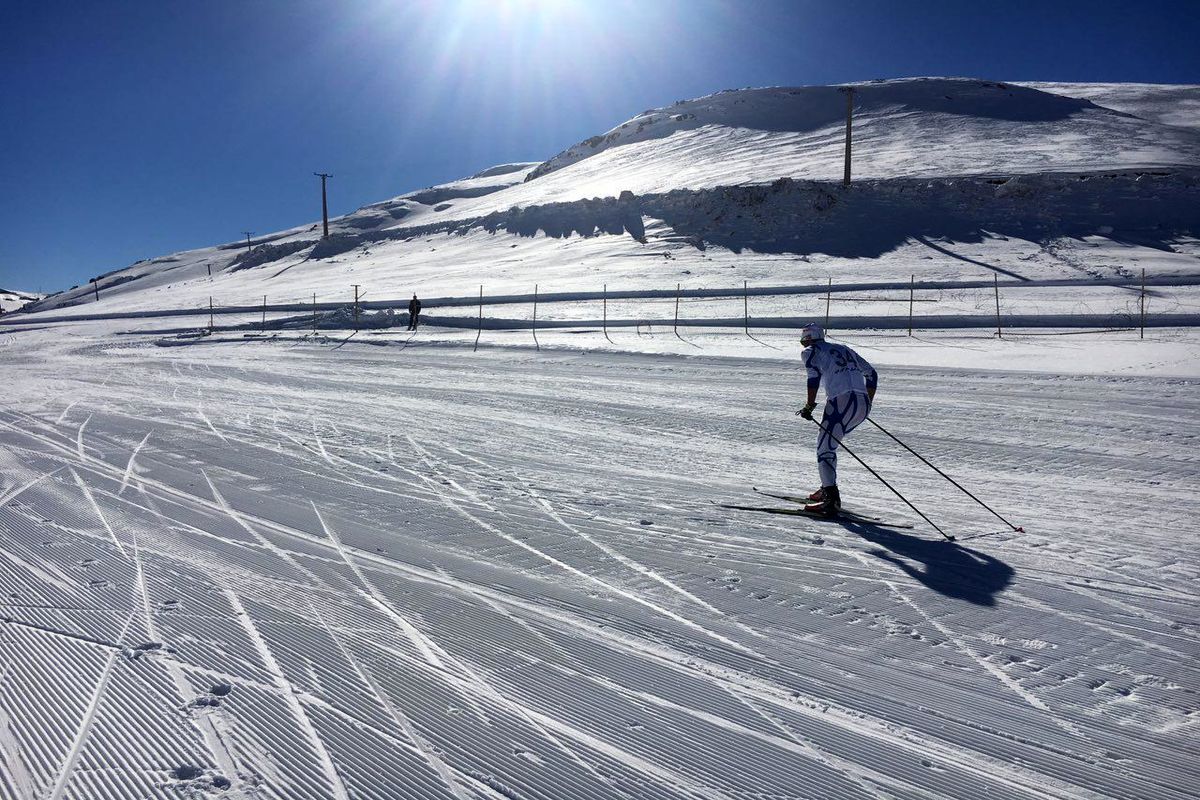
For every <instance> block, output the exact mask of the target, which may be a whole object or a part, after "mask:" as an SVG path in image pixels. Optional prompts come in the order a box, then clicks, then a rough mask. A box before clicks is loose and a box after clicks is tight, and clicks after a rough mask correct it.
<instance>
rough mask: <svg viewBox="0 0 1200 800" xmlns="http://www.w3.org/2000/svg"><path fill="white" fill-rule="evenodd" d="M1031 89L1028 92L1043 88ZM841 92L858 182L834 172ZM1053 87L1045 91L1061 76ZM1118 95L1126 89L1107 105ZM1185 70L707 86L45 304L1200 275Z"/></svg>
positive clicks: (143, 305) (1196, 177) (1194, 99)
mask: <svg viewBox="0 0 1200 800" xmlns="http://www.w3.org/2000/svg"><path fill="white" fill-rule="evenodd" d="M1037 87H1041V88H1037ZM845 88H853V90H854V98H855V117H854V119H855V122H854V176H855V178H854V184H853V185H852V186H851V187H850V189H849V190H846V189H843V188H842V187H841V185H840V178H841V174H842V159H843V137H844V117H845V108H846V101H845V94H844V93H843V92H842V91H841V90H842V89H845ZM1051 90H1055V91H1051ZM1104 102H1112V103H1113V104H1114V105H1115V106H1117V107H1116V108H1113V107H1107V106H1105V105H1103V103H1104ZM1197 103H1200V87H1198V86H1169V87H1164V86H1148V85H1091V84H1086V85H1085V84H1038V85H1036V86H1034V85H1017V84H1008V83H1001V82H995V81H980V80H971V79H950V78H921V79H905V80H892V81H874V82H869V83H863V84H855V85H853V86H852V87H837V86H816V87H799V88H790V89H789V88H775V89H746V90H736V91H726V92H720V93H717V94H714V95H710V96H708V97H703V98H699V99H696V100H689V101H681V102H678V103H676V104H674V105H673V106H670V107H668V108H664V109H657V110H652V111H647V112H645V113H643V114H640V115H638V116H636V117H634V118H633V119H631V120H629V121H627V122H625V123H622V124H621V125H618V126H617V127H615V128H613V129H612V130H610V131H609V132H607V133H605V134H601V135H598V136H596V137H593V138H592V139H589V140H587V141H585V142H581V143H579V144H578V145H575V146H573V147H571V148H568V149H567V150H566V151H564V152H562V153H560V154H558V155H556V156H554V157H552V158H550V159H548V160H547V161H545V162H543V163H541V164H532V163H522V164H509V165H502V166H499V167H496V168H493V169H490V170H485V171H484V172H481V173H478V174H477V175H474V176H472V177H471V178H467V179H464V180H461V181H455V182H452V183H448V184H444V185H441V186H435V187H430V188H427V189H423V190H419V191H414V192H409V193H406V194H403V195H400V196H398V197H395V198H392V199H390V200H386V201H383V202H380V203H375V204H372V205H369V206H366V207H364V208H361V209H359V210H358V211H356V212H354V213H351V214H348V215H346V216H343V217H341V218H338V219H335V220H331V236H330V237H329V238H328V239H325V240H321V239H320V225H319V224H318V223H308V224H305V225H301V226H297V227H295V228H292V229H289V230H286V231H281V232H279V233H276V234H272V235H269V236H262V237H259V238H258V239H256V240H254V241H253V242H252V245H253V249H251V250H249V251H247V248H246V245H245V243H244V242H231V243H228V244H223V245H218V246H215V247H210V248H202V249H199V250H192V251H187V252H182V253H175V254H171V255H168V256H164V257H161V258H157V259H153V260H151V261H146V262H141V263H139V264H135V265H134V266H132V267H129V268H126V269H122V270H117V271H115V272H113V273H110V274H108V275H105V276H102V277H101V278H100V280H99V287H100V300H99V302H98V303H96V302H95V300H94V294H93V293H92V290H91V287H90V286H89V285H86V284H85V285H83V286H80V287H78V288H76V289H74V290H72V291H68V292H63V293H60V294H58V295H55V296H53V297H51V298H48V299H47V300H46V301H44V302H43V303H41V304H39V306H38V307H39V308H40V309H54V308H63V307H66V306H76V305H78V306H86V308H80V309H77V311H79V312H83V311H87V312H98V313H103V312H112V311H120V310H152V309H157V308H195V307H200V306H206V305H207V303H208V299H209V297H210V296H211V297H213V298H214V303H215V304H217V305H249V304H257V303H261V302H262V298H263V296H267V297H268V299H269V302H272V303H278V302H285V301H293V302H299V301H301V300H306V299H309V298H311V297H312V295H313V294H316V295H317V296H318V298H319V299H320V300H324V301H332V300H342V301H344V300H346V299H348V298H349V297H352V288H351V286H352V284H359V285H360V286H363V287H365V289H366V291H367V292H369V297H370V298H371V299H386V298H393V299H394V298H400V297H405V296H407V295H408V294H409V293H411V292H414V291H416V292H419V293H421V294H422V295H435V296H444V295H455V294H468V293H472V292H477V291H478V286H479V284H481V283H482V284H485V285H486V287H487V290H488V292H489V293H492V292H518V291H520V292H528V291H529V290H530V289H531V288H532V286H533V285H534V284H535V283H536V284H539V285H540V286H541V287H542V288H543V289H549V290H559V291H571V290H579V289H588V290H598V289H599V288H600V287H601V285H603V284H610V285H614V286H621V287H627V288H662V289H665V288H668V287H671V286H673V285H674V284H675V283H685V284H687V285H690V286H713V285H737V284H740V283H741V282H742V281H749V282H751V283H754V284H759V285H762V284H768V285H770V284H781V283H782V284H791V283H803V282H814V281H822V282H823V281H825V280H826V279H830V278H836V279H837V280H839V281H841V280H845V281H856V280H899V279H907V278H908V277H910V276H911V275H916V276H917V278H918V279H922V278H926V279H931V280H932V279H954V278H979V277H990V276H991V275H992V274H993V273H996V274H999V275H1001V276H1005V277H1012V276H1018V277H1020V278H1027V279H1038V278H1061V277H1067V276H1072V275H1078V276H1087V277H1092V278H1104V277H1121V276H1125V277H1128V276H1130V275H1133V274H1135V273H1136V272H1137V271H1138V270H1139V269H1140V268H1148V270H1149V272H1150V273H1151V274H1155V273H1166V274H1179V273H1187V272H1189V271H1194V270H1195V266H1196V256H1197V255H1200V250H1198V249H1197V245H1196V234H1197V231H1198V230H1200V214H1198V213H1197V210H1196V209H1197V208H1200V127H1198V126H1197V125H1196V124H1194V123H1195V114H1194V113H1193V109H1195V108H1196V104H1197Z"/></svg>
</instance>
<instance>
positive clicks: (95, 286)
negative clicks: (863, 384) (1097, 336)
mask: <svg viewBox="0 0 1200 800" xmlns="http://www.w3.org/2000/svg"><path fill="white" fill-rule="evenodd" d="M91 284H92V289H94V290H95V292H96V302H97V303H99V302H100V282H99V281H97V280H96V279H95V278H92V280H91ZM1145 294H1146V290H1145V288H1144V287H1143V289H1142V295H1143V296H1145Z"/></svg>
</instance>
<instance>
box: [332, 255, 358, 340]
mask: <svg viewBox="0 0 1200 800" xmlns="http://www.w3.org/2000/svg"><path fill="white" fill-rule="evenodd" d="M325 235H326V236H328V235H329V234H325ZM358 287H359V284H357V283H356V284H354V330H355V331H357V330H358Z"/></svg>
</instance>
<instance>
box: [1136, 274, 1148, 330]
mask: <svg viewBox="0 0 1200 800" xmlns="http://www.w3.org/2000/svg"><path fill="white" fill-rule="evenodd" d="M1139 306H1140V309H1139V310H1140V312H1141V313H1140V314H1139V316H1140V317H1141V321H1140V324H1139V326H1138V338H1139V339H1145V338H1146V268H1145V267H1142V294H1141V297H1140V298H1139Z"/></svg>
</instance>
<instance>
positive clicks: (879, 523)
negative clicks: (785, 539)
mask: <svg viewBox="0 0 1200 800" xmlns="http://www.w3.org/2000/svg"><path fill="white" fill-rule="evenodd" d="M714 505H717V506H719V507H721V508H728V509H732V510H734V511H757V512H759V513H760V514H782V515H784V516H790V517H808V518H809V519H815V520H821V521H823V522H859V523H862V524H864V525H874V526H876V527H878V528H896V529H899V530H912V528H913V524H912V523H911V522H886V521H884V520H883V519H882V518H881V517H873V516H869V515H867V514H859V513H856V512H854V511H847V510H846V509H844V508H843V509H842V510H841V511H839V512H838V513H837V515H835V516H832V517H829V516H826V515H824V514H821V513H818V512H816V511H808V510H806V509H803V508H774V507H771V506H740V505H734V504H731V503H714Z"/></svg>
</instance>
